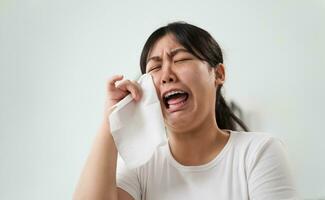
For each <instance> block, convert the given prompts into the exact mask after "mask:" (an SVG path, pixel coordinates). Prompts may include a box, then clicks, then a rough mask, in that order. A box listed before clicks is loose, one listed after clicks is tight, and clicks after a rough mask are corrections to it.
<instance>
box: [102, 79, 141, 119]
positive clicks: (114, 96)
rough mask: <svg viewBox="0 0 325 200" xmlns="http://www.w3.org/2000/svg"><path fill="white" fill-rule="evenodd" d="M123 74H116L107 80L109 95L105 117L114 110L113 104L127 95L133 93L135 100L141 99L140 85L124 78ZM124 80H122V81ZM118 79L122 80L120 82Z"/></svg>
mask: <svg viewBox="0 0 325 200" xmlns="http://www.w3.org/2000/svg"><path fill="white" fill-rule="evenodd" d="M122 79H123V75H115V76H112V77H111V78H109V80H108V81H107V95H106V102H105V111H104V114H105V118H106V117H107V119H108V116H109V114H110V113H111V112H112V109H111V108H112V106H114V105H115V104H116V103H118V102H119V101H120V100H122V99H123V98H124V97H125V96H127V95H128V94H130V93H131V95H132V97H133V99H134V100H136V101H139V100H140V98H141V87H140V85H139V84H138V83H137V82H135V81H131V80H127V79H125V80H122ZM121 80H122V81H121ZM117 81H121V82H119V83H118V84H117V83H116V82H117Z"/></svg>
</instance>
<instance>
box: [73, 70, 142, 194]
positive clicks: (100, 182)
mask: <svg viewBox="0 0 325 200" xmlns="http://www.w3.org/2000/svg"><path fill="white" fill-rule="evenodd" d="M122 78H123V77H122V76H114V77H112V78H111V79H110V80H109V81H108V84H107V92H108V96H107V101H106V103H105V109H104V117H103V121H102V122H101V125H100V128H99V130H98V133H97V134H96V137H95V139H94V142H93V145H92V148H91V151H90V154H89V156H88V158H87V161H86V164H85V166H84V168H83V170H82V173H81V175H80V178H79V182H78V184H77V186H76V189H75V191H74V194H73V199H74V200H89V199H91V200H106V199H109V200H118V199H119V200H132V198H131V197H130V195H129V194H128V193H126V192H125V191H124V190H121V189H118V188H117V187H116V165H117V149H116V146H115V143H114V140H113V137H112V135H111V132H110V127H109V120H108V116H109V114H110V113H111V112H112V110H111V108H112V106H113V105H114V104H116V103H117V102H119V101H120V100H121V99H123V98H124V97H125V96H126V95H127V94H129V93H132V96H133V98H134V99H135V100H139V99H140V88H139V86H138V85H137V84H136V83H134V82H132V81H129V80H125V81H123V82H121V84H119V85H118V86H116V85H115V82H116V81H119V80H121V79H122Z"/></svg>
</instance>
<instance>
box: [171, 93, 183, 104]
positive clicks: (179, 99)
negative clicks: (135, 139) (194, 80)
mask: <svg viewBox="0 0 325 200" xmlns="http://www.w3.org/2000/svg"><path fill="white" fill-rule="evenodd" d="M185 99H186V95H180V96H178V97H176V98H171V99H169V100H168V101H167V103H168V104H169V105H174V104H177V103H180V102H182V101H184V100H185Z"/></svg>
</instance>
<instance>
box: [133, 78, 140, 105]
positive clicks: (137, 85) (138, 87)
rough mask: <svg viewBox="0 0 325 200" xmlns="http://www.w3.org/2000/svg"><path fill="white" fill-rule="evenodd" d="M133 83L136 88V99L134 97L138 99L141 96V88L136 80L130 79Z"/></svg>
mask: <svg viewBox="0 0 325 200" xmlns="http://www.w3.org/2000/svg"><path fill="white" fill-rule="evenodd" d="M132 82H133V83H134V85H135V86H136V87H137V89H138V92H139V93H138V99H136V100H140V98H141V97H142V89H141V86H140V84H139V83H138V82H136V81H132Z"/></svg>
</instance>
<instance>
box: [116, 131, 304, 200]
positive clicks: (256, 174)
mask: <svg viewBox="0 0 325 200" xmlns="http://www.w3.org/2000/svg"><path fill="white" fill-rule="evenodd" d="M117 186H118V187H120V188H122V189H123V190H125V191H126V192H128V193H129V194H130V195H131V196H133V198H134V199H136V200H140V199H141V200H163V199H164V200H182V199H185V200H197V199H200V200H209V199H217V200H230V199H234V200H242V199H246V200H248V199H251V200H255V199H256V200H280V199H286V200H289V199H300V198H299V197H298V194H297V191H296V187H295V184H294V181H293V180H292V174H291V172H290V165H289V162H288V158H287V153H286V149H285V146H284V144H283V143H282V141H281V140H279V139H277V138H275V137H272V136H271V135H269V134H267V133H258V132H238V131H231V132H230V137H229V140H228V142H227V144H226V145H225V147H224V148H223V149H222V151H221V152H220V153H219V154H218V155H217V156H216V157H215V158H214V159H213V160H211V161H210V162H208V163H206V164H203V165H200V166H184V165H182V164H180V163H179V162H177V161H176V160H175V159H174V157H173V156H172V154H171V152H170V149H169V145H168V144H166V145H165V146H161V147H159V148H158V149H157V151H156V152H155V154H154V155H153V156H152V158H151V159H150V161H149V162H148V163H146V164H145V165H143V166H141V167H139V168H136V169H133V170H129V169H127V168H126V166H125V165H124V164H123V161H122V160H121V159H119V161H118V167H117Z"/></svg>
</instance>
